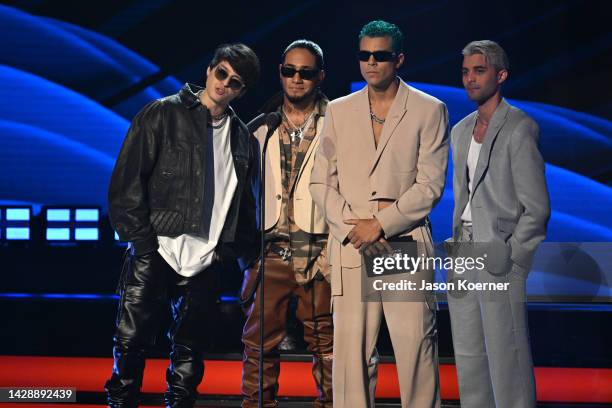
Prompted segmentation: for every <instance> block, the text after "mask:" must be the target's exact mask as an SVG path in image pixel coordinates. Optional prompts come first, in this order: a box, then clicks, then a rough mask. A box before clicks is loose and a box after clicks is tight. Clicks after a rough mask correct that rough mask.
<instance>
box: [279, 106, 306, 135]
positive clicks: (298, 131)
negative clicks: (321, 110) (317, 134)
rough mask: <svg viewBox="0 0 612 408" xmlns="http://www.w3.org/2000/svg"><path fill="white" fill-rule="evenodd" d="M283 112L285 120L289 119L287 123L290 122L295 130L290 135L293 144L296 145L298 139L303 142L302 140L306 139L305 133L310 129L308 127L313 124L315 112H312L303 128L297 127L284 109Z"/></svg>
mask: <svg viewBox="0 0 612 408" xmlns="http://www.w3.org/2000/svg"><path fill="white" fill-rule="evenodd" d="M281 111H282V112H283V116H284V117H285V119H287V122H289V124H290V125H291V127H292V128H293V130H292V131H291V132H290V133H289V136H290V137H291V142H292V143H295V139H296V138H298V137H299V138H300V141H302V138H303V137H304V131H305V130H306V129H308V126H310V122H312V119H313V118H314V110H313V111H312V112H310V115H308V117H307V118H306V120H305V121H304V123H303V124H302V126H296V125H295V124H294V123H293V122H292V121H291V119H289V116H287V114H286V113H285V110H284V109H283V108H281Z"/></svg>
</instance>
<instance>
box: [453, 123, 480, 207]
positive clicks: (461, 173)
mask: <svg viewBox="0 0 612 408" xmlns="http://www.w3.org/2000/svg"><path fill="white" fill-rule="evenodd" d="M475 123H476V113H472V114H471V116H470V118H468V119H467V120H466V121H465V125H464V127H463V129H461V131H460V132H461V133H460V134H459V139H458V140H457V146H456V147H457V164H456V166H455V169H456V172H457V180H458V181H459V183H458V184H459V186H460V188H461V190H460V192H461V193H467V192H468V180H467V157H468V152H469V150H470V143H471V142H472V133H473V131H474V124H475ZM464 195H465V203H461V202H460V203H458V204H460V205H461V204H463V206H465V204H467V198H468V197H467V194H464ZM459 200H460V201H462V200H463V196H460V197H459Z"/></svg>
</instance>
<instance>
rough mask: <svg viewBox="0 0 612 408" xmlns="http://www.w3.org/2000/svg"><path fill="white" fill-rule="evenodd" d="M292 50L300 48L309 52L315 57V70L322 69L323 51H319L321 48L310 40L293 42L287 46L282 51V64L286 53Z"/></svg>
mask: <svg viewBox="0 0 612 408" xmlns="http://www.w3.org/2000/svg"><path fill="white" fill-rule="evenodd" d="M294 48H302V49H305V50H308V51H310V53H311V54H312V55H314V57H315V61H316V64H317V68H318V69H323V66H324V64H323V50H322V49H321V47H319V45H318V44H317V43H315V42H314V41H310V40H295V41H294V42H292V43H291V44H289V46H288V47H287V48H285V51H283V58H282V62H285V57H286V56H287V53H288V52H289V51H291V50H292V49H294Z"/></svg>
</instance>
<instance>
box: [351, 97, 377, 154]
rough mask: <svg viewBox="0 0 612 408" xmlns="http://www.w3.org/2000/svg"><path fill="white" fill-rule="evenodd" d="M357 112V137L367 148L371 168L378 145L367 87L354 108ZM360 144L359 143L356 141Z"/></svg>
mask: <svg viewBox="0 0 612 408" xmlns="http://www.w3.org/2000/svg"><path fill="white" fill-rule="evenodd" d="M354 111H355V128H356V129H357V131H356V132H355V137H356V138H359V139H361V141H360V142H361V143H360V144H362V145H363V146H365V150H366V151H365V153H366V157H367V158H368V163H364V164H367V165H369V166H373V162H372V160H374V159H375V156H376V145H375V143H374V131H373V130H372V122H371V121H370V104H369V102H368V86H367V85H366V86H365V87H364V88H363V89H362V90H361V91H360V95H359V98H358V100H357V103H356V104H355V107H354ZM356 142H357V143H359V142H358V141H356Z"/></svg>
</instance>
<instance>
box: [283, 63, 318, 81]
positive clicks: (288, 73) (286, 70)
mask: <svg viewBox="0 0 612 408" xmlns="http://www.w3.org/2000/svg"><path fill="white" fill-rule="evenodd" d="M280 72H281V75H282V76H284V77H285V78H293V76H294V75H295V73H296V72H297V73H298V74H300V78H302V79H305V80H307V81H309V80H311V79H314V78H316V76H317V75H319V70H318V69H306V68H302V69H295V68H291V67H286V66H284V65H282V66H281V69H280Z"/></svg>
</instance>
